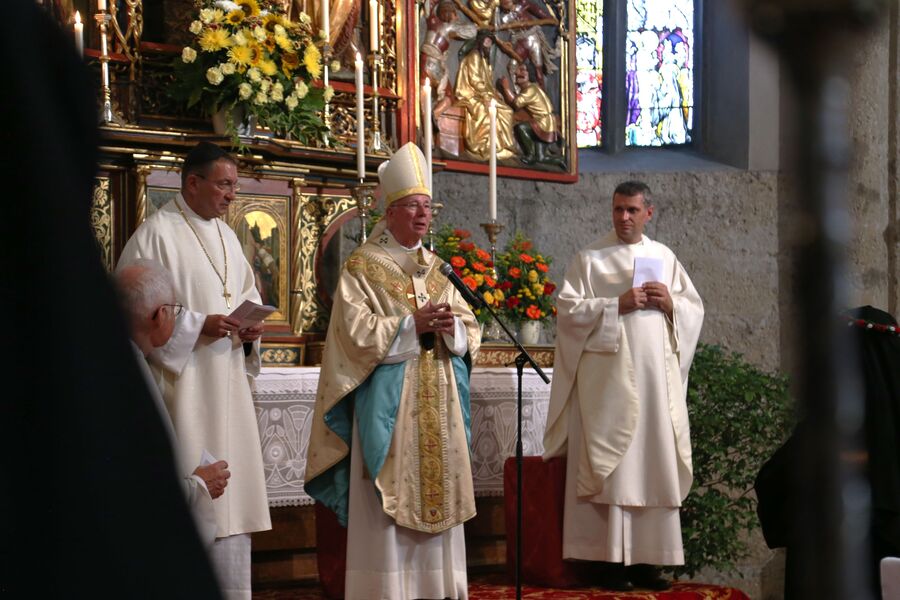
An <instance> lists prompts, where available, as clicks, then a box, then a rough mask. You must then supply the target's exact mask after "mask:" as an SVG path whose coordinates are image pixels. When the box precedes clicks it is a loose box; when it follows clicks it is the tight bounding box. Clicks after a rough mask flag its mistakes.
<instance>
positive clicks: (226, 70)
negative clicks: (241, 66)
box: [219, 62, 234, 75]
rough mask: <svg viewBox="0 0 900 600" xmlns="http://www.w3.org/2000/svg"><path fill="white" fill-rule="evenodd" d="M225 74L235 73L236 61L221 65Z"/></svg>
mask: <svg viewBox="0 0 900 600" xmlns="http://www.w3.org/2000/svg"><path fill="white" fill-rule="evenodd" d="M219 68H220V69H221V70H222V74H223V75H231V74H233V73H234V63H231V62H227V63H222V64H221V65H219Z"/></svg>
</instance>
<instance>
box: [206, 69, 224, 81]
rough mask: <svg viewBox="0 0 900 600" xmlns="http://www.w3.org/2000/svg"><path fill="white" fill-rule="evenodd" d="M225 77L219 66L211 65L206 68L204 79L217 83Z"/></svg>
mask: <svg viewBox="0 0 900 600" xmlns="http://www.w3.org/2000/svg"><path fill="white" fill-rule="evenodd" d="M223 79H225V77H224V76H223V75H222V71H221V69H219V67H211V68H209V69H207V70H206V80H207V81H209V82H210V83H211V84H213V85H219V84H220V83H222V80H223Z"/></svg>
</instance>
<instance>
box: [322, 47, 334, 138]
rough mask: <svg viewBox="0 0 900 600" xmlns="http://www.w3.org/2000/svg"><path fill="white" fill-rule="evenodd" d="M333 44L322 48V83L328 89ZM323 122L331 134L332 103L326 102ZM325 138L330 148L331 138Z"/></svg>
mask: <svg viewBox="0 0 900 600" xmlns="http://www.w3.org/2000/svg"><path fill="white" fill-rule="evenodd" d="M331 58H332V52H331V44H329V43H328V41H327V40H326V41H325V44H324V45H323V46H322V64H323V65H324V68H323V69H322V82H323V83H324V84H325V87H326V88H327V87H328V78H329V74H330V71H331ZM322 120H323V121H324V122H325V129H327V130H328V131H329V132H331V102H328V101H326V102H325V108H324V110H323V112H322ZM323 137H324V138H325V140H324V141H325V147H326V148H327V147H329V146H330V145H331V142H329V138H328V136H327V135H325V136H323Z"/></svg>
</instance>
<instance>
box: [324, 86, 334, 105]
mask: <svg viewBox="0 0 900 600" xmlns="http://www.w3.org/2000/svg"><path fill="white" fill-rule="evenodd" d="M322 97H323V98H324V99H325V102H331V99H332V98H334V88H333V87H331V86H330V85H326V86H325V92H324V93H323V94H322Z"/></svg>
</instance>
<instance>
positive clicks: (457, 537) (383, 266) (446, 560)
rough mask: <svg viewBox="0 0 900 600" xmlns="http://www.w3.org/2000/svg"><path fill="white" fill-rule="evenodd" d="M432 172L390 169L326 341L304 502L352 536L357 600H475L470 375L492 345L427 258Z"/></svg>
mask: <svg viewBox="0 0 900 600" xmlns="http://www.w3.org/2000/svg"><path fill="white" fill-rule="evenodd" d="M425 165H426V163H425V157H424V156H423V155H422V151H421V150H419V148H418V147H417V146H415V145H414V144H412V143H409V144H406V145H405V146H403V147H402V148H400V150H398V151H397V152H396V153H395V154H394V155H393V157H391V159H390V160H389V161H387V162H385V163H383V164H382V165H381V167H380V168H379V170H378V177H379V180H380V182H381V191H382V193H383V196H384V200H385V204H386V209H385V215H384V218H383V219H382V220H381V221H380V222H379V223H378V224H377V225H376V226H375V228H374V230H373V231H372V234H371V236H370V237H369V239H368V241H367V242H365V243H364V244H363V245H362V246H360V247H359V248H357V249H356V250H355V251H354V252H353V254H351V255H350V258H349V259H347V262H346V264H345V265H344V268H343V269H342V271H341V276H340V280H339V282H338V287H337V291H336V293H335V300H334V307H333V308H332V311H331V320H330V323H329V326H328V335H327V338H326V340H325V353H324V357H323V360H322V371H321V376H320V379H319V388H318V392H317V395H316V407H315V414H314V416H313V425H312V432H311V434H310V440H309V454H308V461H307V467H306V477H305V489H306V491H307V493H308V494H309V495H310V496H312V497H313V498H315V499H316V501H317V502H321V503H323V504H325V505H326V506H328V507H329V508H331V509H332V510H334V511H335V513H336V514H337V516H338V520H339V521H340V522H341V523H342V524H344V525H345V526H347V570H346V579H345V590H344V597H345V598H347V599H348V600H360V599H365V600H380V599H385V600H414V599H423V600H429V599H434V600H442V599H444V598H452V599H464V598H467V597H468V590H467V575H466V551H465V539H464V537H463V535H464V534H463V525H462V524H463V522H465V521H467V520H468V519H471V518H472V517H474V516H475V495H474V487H473V483H472V467H471V463H470V457H469V441H470V414H471V411H470V408H469V373H470V370H471V365H472V361H473V360H474V357H475V354H476V352H477V351H478V345H479V340H480V337H481V336H480V331H479V327H478V324H477V323H476V321H475V316H474V315H473V314H472V311H471V310H470V309H469V307H468V305H466V303H465V301H463V300H462V297H461V296H460V294H459V292H458V291H457V290H456V288H454V287H453V286H452V285H451V284H450V282H449V280H448V279H447V278H446V277H444V275H442V274H441V273H440V271H439V267H440V266H441V265H442V264H443V261H441V260H440V259H439V258H438V257H437V256H436V255H434V254H432V253H431V252H429V251H428V250H427V249H425V248H424V246H423V245H422V237H423V236H424V235H425V234H426V233H427V232H428V227H429V224H430V223H431V191H430V189H429V187H428V183H427V182H428V173H427V172H426V171H425Z"/></svg>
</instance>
